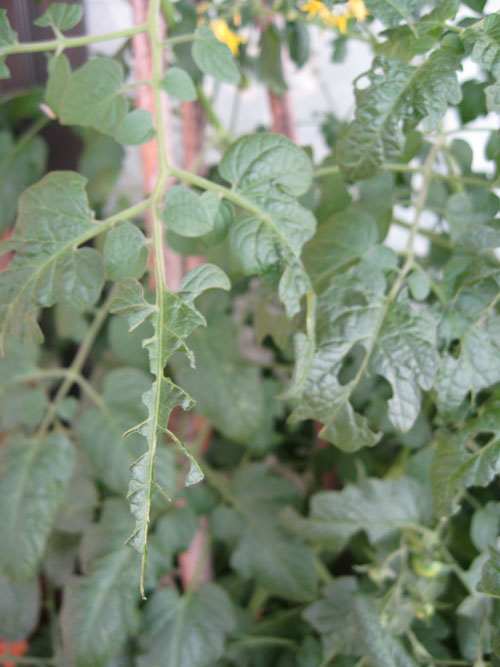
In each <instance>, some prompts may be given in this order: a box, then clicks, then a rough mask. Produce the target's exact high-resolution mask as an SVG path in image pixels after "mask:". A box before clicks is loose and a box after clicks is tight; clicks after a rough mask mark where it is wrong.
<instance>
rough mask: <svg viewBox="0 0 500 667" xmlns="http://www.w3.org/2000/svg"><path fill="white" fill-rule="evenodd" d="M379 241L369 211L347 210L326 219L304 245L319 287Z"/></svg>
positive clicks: (316, 286) (308, 266)
mask: <svg viewBox="0 0 500 667" xmlns="http://www.w3.org/2000/svg"><path fill="white" fill-rule="evenodd" d="M377 241H378V233H377V226H376V224H375V221H374V220H373V218H372V217H371V216H370V215H368V214H366V213H357V212H356V213H355V212H354V211H345V212H342V213H338V214H337V215H334V216H333V217H331V218H330V219H329V220H327V221H325V222H324V223H323V224H322V225H320V226H319V227H318V231H317V232H316V234H315V235H314V236H313V238H312V239H311V241H309V243H308V244H307V245H306V247H305V249H304V264H305V265H306V269H307V271H308V272H309V275H310V276H311V278H312V279H313V282H314V286H315V288H316V289H317V290H318V291H319V290H320V288H321V287H322V286H324V285H325V283H327V282H328V280H329V279H330V278H331V277H332V276H333V275H334V274H335V273H337V272H338V271H340V270H342V269H343V268H347V267H348V266H349V264H350V263H351V262H352V261H353V260H355V259H357V258H358V257H361V256H362V255H363V254H364V253H365V252H366V251H367V250H368V249H369V248H371V247H372V246H373V245H375V243H377Z"/></svg>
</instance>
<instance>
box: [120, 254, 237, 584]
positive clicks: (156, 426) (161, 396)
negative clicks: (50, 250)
mask: <svg viewBox="0 0 500 667" xmlns="http://www.w3.org/2000/svg"><path fill="white" fill-rule="evenodd" d="M229 287H230V283H229V280H228V278H227V276H226V274H225V273H224V272H223V271H222V270H221V269H219V268H218V267H216V266H214V265H211V264H203V265H201V266H198V267H196V268H195V269H193V270H192V271H190V272H189V273H188V274H187V275H186V276H185V277H184V279H183V281H182V283H181V285H180V288H179V290H178V291H177V292H173V291H171V290H169V289H167V288H166V287H165V286H164V285H161V286H160V288H159V290H158V293H157V303H156V305H155V306H153V305H151V304H148V303H147V302H146V301H145V299H144V294H143V290H142V287H141V285H140V284H139V283H137V282H136V281H134V280H131V279H127V280H126V281H125V286H124V287H123V288H122V289H121V290H119V292H118V297H117V299H116V300H115V301H114V302H113V304H112V307H111V311H112V312H116V313H119V314H121V315H123V316H124V317H125V318H126V319H127V321H128V322H129V324H130V326H131V327H132V328H133V327H135V326H137V325H138V324H140V323H141V322H143V321H145V320H147V319H148V320H150V321H151V322H152V324H153V331H154V333H153V336H152V337H151V338H149V339H148V340H146V341H145V342H144V346H145V347H146V349H147V350H148V354H149V359H150V365H151V372H152V373H153V374H154V375H155V377H156V380H155V382H154V384H153V386H152V388H151V389H150V390H149V391H148V392H146V393H145V394H144V395H143V403H144V404H145V405H146V407H147V410H148V417H147V419H146V420H145V421H143V422H142V423H141V424H139V425H138V426H136V427H135V428H133V429H130V431H129V432H139V433H140V434H141V435H143V436H144V437H145V438H146V441H147V450H146V452H145V453H144V454H143V455H142V456H140V457H139V458H138V459H137V460H136V461H135V462H134V464H133V465H132V467H131V480H130V485H129V491H128V499H129V501H130V505H131V510H132V514H133V515H134V517H135V520H136V525H135V529H134V532H133V533H132V535H131V536H130V538H129V544H130V546H132V547H133V548H134V549H136V550H137V551H139V552H140V553H141V554H142V568H141V590H142V592H143V590H144V579H145V574H146V563H147V534H148V527H149V521H150V510H151V501H152V498H153V494H154V493H155V492H156V491H160V492H162V491H163V493H165V490H163V489H162V488H161V486H160V485H159V484H158V482H157V481H156V480H155V472H154V470H155V460H156V451H157V444H158V438H159V436H160V435H161V434H162V433H165V432H166V433H167V435H168V436H169V438H170V439H171V440H172V441H173V442H174V443H175V444H176V445H177V446H178V447H179V448H180V449H181V451H182V452H183V453H184V454H185V456H186V457H187V459H188V460H189V464H190V468H189V472H188V474H187V476H186V479H185V485H186V486H188V485H190V484H195V483H196V482H199V481H200V480H201V479H202V478H203V473H202V472H201V469H200V467H199V466H198V464H197V462H196V460H195V459H194V457H193V456H192V454H191V453H190V452H189V451H188V450H187V449H186V447H185V446H184V445H183V443H182V442H181V441H180V440H179V439H178V438H177V437H176V436H175V435H174V434H173V433H172V432H171V431H169V430H168V428H167V424H168V420H169V416H170V413H171V411H172V410H173V409H174V408H175V407H176V406H181V407H182V408H183V409H184V410H189V409H190V408H191V407H192V405H193V400H192V399H191V397H190V396H188V394H186V393H185V392H184V391H183V390H182V389H181V388H180V387H177V386H176V385H175V384H174V383H173V382H172V381H171V380H170V379H168V378H166V377H165V376H164V368H165V365H166V363H167V360H168V358H169V357H170V355H172V354H173V353H174V352H175V351H177V350H183V351H184V352H185V353H186V354H187V355H188V358H189V360H190V362H191V363H192V364H194V358H193V354H192V352H191V351H190V350H189V348H188V347H187V345H186V343H185V339H186V338H187V337H188V336H189V335H190V334H191V333H193V331H194V330H195V329H196V328H197V327H199V326H201V325H204V324H205V318H204V317H203V315H202V314H201V313H200V312H199V311H198V310H197V309H196V308H195V306H194V300H195V299H196V297H197V296H199V295H200V294H201V293H202V292H203V291H205V290H207V289H212V288H220V289H226V290H227V289H229Z"/></svg>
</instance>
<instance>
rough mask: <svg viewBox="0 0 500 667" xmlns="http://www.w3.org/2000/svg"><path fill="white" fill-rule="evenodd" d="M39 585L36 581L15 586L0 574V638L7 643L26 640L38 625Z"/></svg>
mask: <svg viewBox="0 0 500 667" xmlns="http://www.w3.org/2000/svg"><path fill="white" fill-rule="evenodd" d="M39 608H40V585H39V583H38V580H37V579H32V580H31V581H30V582H29V583H28V584H22V585H21V584H15V583H13V582H12V581H10V580H9V579H7V577H4V576H3V574H1V573H0V636H1V637H2V639H4V640H5V639H6V640H7V641H11V642H12V641H19V640H21V639H26V638H27V637H29V635H30V634H31V633H32V632H33V630H34V629H35V628H36V626H37V624H38V616H39V613H40V612H39Z"/></svg>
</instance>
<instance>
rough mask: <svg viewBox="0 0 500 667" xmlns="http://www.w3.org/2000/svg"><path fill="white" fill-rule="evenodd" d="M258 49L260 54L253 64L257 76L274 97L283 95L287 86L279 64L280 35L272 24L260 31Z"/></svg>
mask: <svg viewBox="0 0 500 667" xmlns="http://www.w3.org/2000/svg"><path fill="white" fill-rule="evenodd" d="M259 47H260V53H259V56H258V58H257V60H256V63H255V66H256V70H257V75H258V77H259V79H260V81H262V83H263V84H264V85H266V86H267V87H268V88H269V89H270V90H271V91H272V92H273V93H274V94H275V95H283V93H284V92H285V91H286V90H287V89H288V86H287V85H286V81H285V79H284V77H283V66H282V63H281V35H280V33H279V31H278V29H277V28H276V26H275V25H273V24H272V23H270V24H269V25H268V27H267V28H266V29H265V30H262V32H261V36H260V41H259Z"/></svg>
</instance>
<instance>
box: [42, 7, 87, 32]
mask: <svg viewBox="0 0 500 667" xmlns="http://www.w3.org/2000/svg"><path fill="white" fill-rule="evenodd" d="M82 18H83V7H82V6H81V5H68V4H66V3H65V2H53V3H52V4H51V5H49V7H47V9H46V10H45V12H44V13H43V14H42V16H40V18H38V19H36V21H34V24H35V25H37V26H39V27H40V28H57V29H58V30H71V28H74V27H75V25H78V23H80V21H81V20H82Z"/></svg>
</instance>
